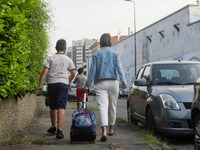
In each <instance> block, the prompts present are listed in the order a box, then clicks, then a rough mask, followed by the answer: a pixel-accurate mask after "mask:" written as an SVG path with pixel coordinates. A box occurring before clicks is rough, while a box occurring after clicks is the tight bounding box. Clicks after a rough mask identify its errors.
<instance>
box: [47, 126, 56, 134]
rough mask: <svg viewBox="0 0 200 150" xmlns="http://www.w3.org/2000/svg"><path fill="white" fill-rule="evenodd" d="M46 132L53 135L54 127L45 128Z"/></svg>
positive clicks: (54, 132)
mask: <svg viewBox="0 0 200 150" xmlns="http://www.w3.org/2000/svg"><path fill="white" fill-rule="evenodd" d="M47 132H48V133H50V134H53V135H55V134H56V127H51V128H49V129H48V130H47Z"/></svg>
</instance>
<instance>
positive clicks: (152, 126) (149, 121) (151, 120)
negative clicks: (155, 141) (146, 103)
mask: <svg viewBox="0 0 200 150" xmlns="http://www.w3.org/2000/svg"><path fill="white" fill-rule="evenodd" d="M147 128H148V129H149V130H150V131H151V132H152V133H153V134H155V133H156V126H155V122H154V118H153V113H152V110H151V109H150V108H149V109H148V110H147Z"/></svg>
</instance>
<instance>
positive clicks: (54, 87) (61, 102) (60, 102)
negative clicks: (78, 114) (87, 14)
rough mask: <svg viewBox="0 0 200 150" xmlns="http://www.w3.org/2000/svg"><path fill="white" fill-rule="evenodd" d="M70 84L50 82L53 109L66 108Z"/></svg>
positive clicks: (49, 88)
mask: <svg viewBox="0 0 200 150" xmlns="http://www.w3.org/2000/svg"><path fill="white" fill-rule="evenodd" d="M68 88H69V86H68V85H67V84H64V83H53V84H48V97H49V107H50V108H51V109H65V108H66V104H67V97H68Z"/></svg>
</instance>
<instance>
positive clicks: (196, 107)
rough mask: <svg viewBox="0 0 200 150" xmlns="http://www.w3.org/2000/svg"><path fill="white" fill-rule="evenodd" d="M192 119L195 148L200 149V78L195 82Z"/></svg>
mask: <svg viewBox="0 0 200 150" xmlns="http://www.w3.org/2000/svg"><path fill="white" fill-rule="evenodd" d="M191 119H192V125H193V129H194V134H193V135H194V148H195V150H199V149H200V78H198V79H197V81H196V83H195V84H194V101H193V103H192V108H191Z"/></svg>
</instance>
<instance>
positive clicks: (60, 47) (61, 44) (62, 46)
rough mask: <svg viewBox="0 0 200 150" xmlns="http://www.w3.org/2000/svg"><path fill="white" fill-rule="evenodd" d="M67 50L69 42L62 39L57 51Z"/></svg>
mask: <svg viewBox="0 0 200 150" xmlns="http://www.w3.org/2000/svg"><path fill="white" fill-rule="evenodd" d="M66 48H67V42H66V41H65V40H64V39H60V40H58V41H57V43H56V50H57V51H64V50H65V49H66Z"/></svg>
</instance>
